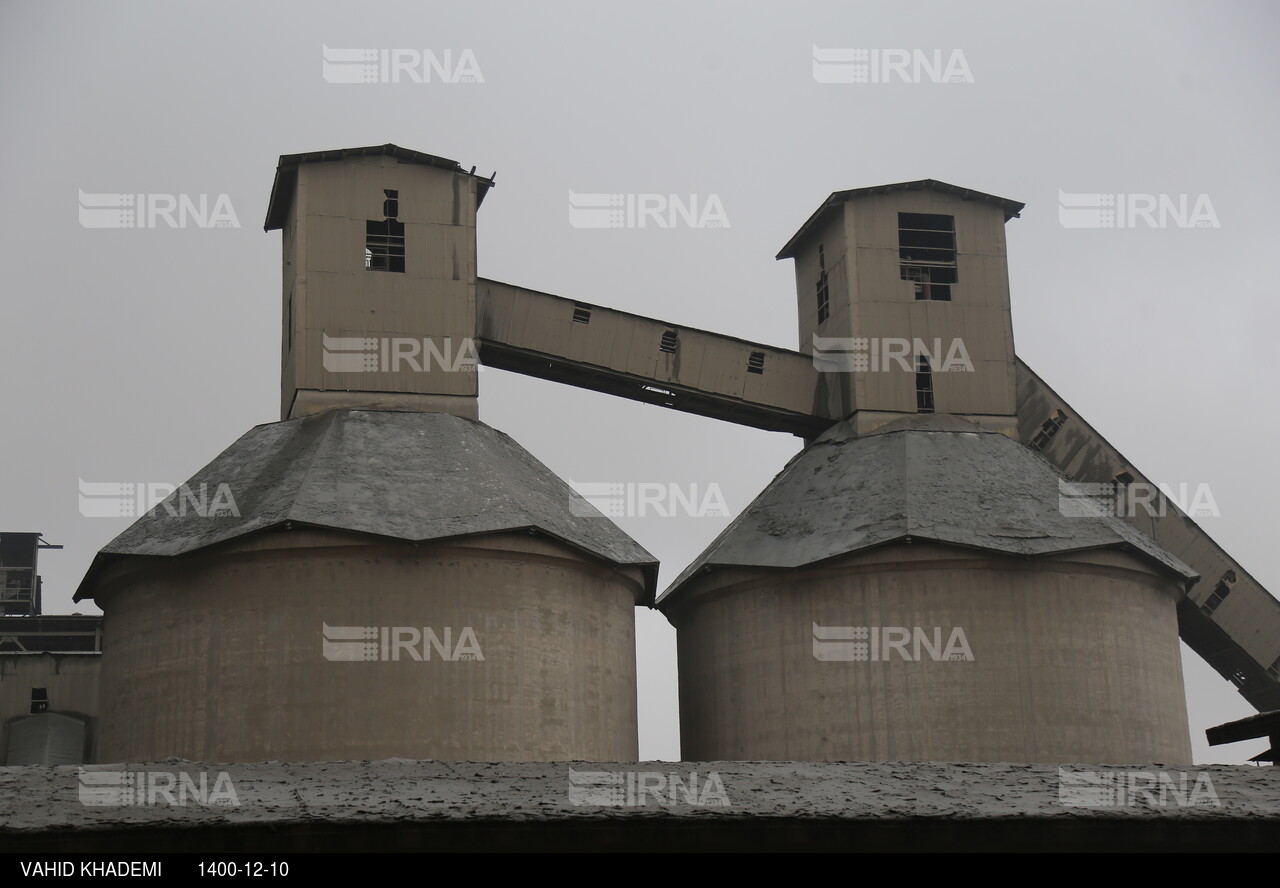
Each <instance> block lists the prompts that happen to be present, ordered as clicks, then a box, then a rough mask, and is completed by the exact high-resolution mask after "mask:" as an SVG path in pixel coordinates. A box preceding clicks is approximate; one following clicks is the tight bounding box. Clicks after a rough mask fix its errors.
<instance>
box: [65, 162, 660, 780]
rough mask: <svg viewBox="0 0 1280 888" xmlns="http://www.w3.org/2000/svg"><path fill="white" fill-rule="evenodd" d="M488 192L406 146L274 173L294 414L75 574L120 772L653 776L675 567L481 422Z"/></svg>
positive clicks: (104, 752) (482, 182)
mask: <svg viewBox="0 0 1280 888" xmlns="http://www.w3.org/2000/svg"><path fill="white" fill-rule="evenodd" d="M492 184H493V180H492V179H487V180H486V179H480V178H478V177H476V176H475V175H473V173H468V172H464V171H463V170H462V168H461V167H460V166H459V165H458V164H457V163H455V162H454V161H451V160H445V159H443V158H439V157H435V156H432V155H427V154H422V153H419V152H416V151H409V150H406V149H403V148H399V147H397V146H395V145H382V146H374V147H369V148H353V149H343V150H339V151H322V152H314V153H311V154H297V155H288V156H285V157H282V158H281V159H280V164H279V167H278V168H277V171H276V179H275V185H274V187H273V189H272V196H271V203H270V208H269V210H268V213H267V221H266V225H265V228H266V229H267V230H268V231H272V230H276V229H280V230H281V231H282V240H283V280H284V287H283V295H284V301H283V305H284V312H283V336H282V342H281V351H282V365H283V371H282V376H281V421H280V422H274V423H267V424H264V425H260V426H257V427H255V428H253V429H251V430H249V431H248V432H246V433H245V434H244V435H243V436H241V437H240V439H239V440H237V441H235V442H234V443H232V444H231V446H229V447H228V448H227V449H226V450H224V451H223V452H222V453H221V454H219V455H218V456H217V457H216V458H215V459H214V460H213V461H212V462H211V463H209V465H207V466H205V467H204V468H203V469H201V470H200V471H199V472H197V473H196V474H195V475H194V476H193V477H192V478H191V479H189V480H188V481H187V483H186V484H184V485H183V486H182V487H181V488H179V490H178V491H175V493H174V494H173V496H171V497H170V498H169V499H168V500H166V501H165V502H164V503H162V504H161V505H160V506H159V507H157V508H155V509H153V510H152V511H151V512H149V513H147V514H146V515H143V516H141V517H140V518H139V519H138V520H137V521H136V522H135V523H134V524H133V525H132V526H131V527H129V528H128V529H127V530H126V531H125V532H124V533H122V534H120V536H118V537H117V538H116V539H115V540H113V541H112V542H111V543H110V544H108V545H107V546H106V547H104V548H103V549H102V550H101V552H99V554H98V556H97V557H96V558H95V560H94V562H93V565H92V566H91V567H90V569H89V572H88V574H87V575H86V576H85V578H84V580H83V581H82V583H81V585H80V588H79V590H78V591H77V593H76V600H80V599H83V598H92V599H94V600H95V601H96V602H97V603H98V604H99V606H101V607H102V608H103V610H104V612H105V613H106V614H107V619H106V621H105V627H106V628H105V638H104V643H103V649H104V654H103V663H102V688H103V698H104V700H106V701H107V702H106V705H105V706H104V707H103V712H102V716H101V721H100V730H99V746H98V748H99V757H100V760H104V761H151V760H156V759H160V758H165V757H168V756H180V757H183V758H188V759H193V760H203V761H227V762H237V761H262V760H267V759H278V760H295V761H317V760H319V761H330V760H351V759H383V758H391V757H400V758H430V759H440V760H454V761H560V760H575V761H584V760H585V761H610V760H615V761H624V760H634V759H635V758H636V757H637V755H638V749H637V744H638V735H637V724H636V674H635V670H636V661H635V616H634V609H635V607H636V606H637V605H645V604H649V603H651V602H652V600H653V594H654V585H655V582H656V577H657V563H656V561H655V560H654V559H653V557H652V556H651V555H649V553H647V552H645V550H644V549H642V548H641V547H640V546H639V545H638V544H636V543H635V541H634V540H632V539H631V538H630V537H629V536H627V535H626V534H625V533H623V532H622V531H621V530H620V529H619V528H618V527H617V526H616V525H614V524H613V523H612V522H611V521H610V520H609V519H607V518H605V517H604V516H603V515H602V514H600V512H599V511H598V510H596V509H594V508H593V507H592V506H590V505H589V504H588V503H587V502H586V501H585V500H584V499H583V498H582V497H581V496H579V495H578V494H577V493H576V492H575V491H574V490H573V489H572V488H571V487H570V486H569V485H568V484H567V483H566V482H564V481H563V480H561V479H560V478H558V477H556V475H555V474H554V473H552V472H551V471H550V470H549V469H548V468H547V467H546V466H544V465H543V464H542V463H540V462H539V461H538V460H537V459H535V458H534V457H533V456H532V455H531V454H529V453H528V452H527V451H525V450H524V449H523V448H522V447H520V445H519V444H517V443H516V442H515V441H513V440H512V439H511V438H509V437H508V436H506V435H504V434H502V433H501V432H499V431H497V430H495V429H492V428H490V427H489V426H486V425H485V424H483V423H481V422H480V421H479V420H478V418H477V407H476V395H477V390H476V373H475V371H476V358H477V354H476V351H475V348H476V347H475V341H474V337H475V330H476V304H475V302H476V300H475V288H476V269H475V261H476V260H475V218H476V208H477V207H478V206H479V204H480V201H481V200H482V199H483V197H484V195H485V193H486V191H487V190H488V188H489V187H490V186H491V185H492Z"/></svg>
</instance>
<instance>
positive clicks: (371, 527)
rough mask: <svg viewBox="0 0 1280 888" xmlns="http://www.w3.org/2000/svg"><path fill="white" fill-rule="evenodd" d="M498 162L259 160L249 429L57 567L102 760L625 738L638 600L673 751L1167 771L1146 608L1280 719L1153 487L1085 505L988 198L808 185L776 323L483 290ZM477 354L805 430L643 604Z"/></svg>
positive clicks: (1195, 542) (504, 288)
mask: <svg viewBox="0 0 1280 888" xmlns="http://www.w3.org/2000/svg"><path fill="white" fill-rule="evenodd" d="M493 184H494V180H493V178H492V177H490V178H482V177H478V176H476V175H475V170H474V168H472V170H471V171H469V172H468V171H465V170H464V169H463V168H462V167H461V166H460V165H458V164H457V163H456V162H454V161H450V160H446V159H443V158H439V157H435V156H432V155H427V154H422V153H419V152H415V151H409V150H406V149H403V148H400V147H397V146H394V145H383V146H373V147H367V148H355V149H344V150H337V151H325V152H315V153H310V154H299V155H288V156H284V157H282V158H281V159H280V164H279V167H278V169H277V172H276V179H275V184H274V188H273V191H272V196H271V201H270V207H269V210H268V214H267V221H266V228H267V229H268V230H276V229H279V230H280V231H281V232H282V242H283V290H282V319H283V324H282V342H281V349H282V356H283V360H282V378H281V419H280V421H279V422H276V423H271V424H267V425H262V426H259V427H257V428H255V429H252V430H250V431H249V432H248V433H246V434H245V435H244V436H243V437H242V438H241V439H240V440H238V441H236V442H235V443H234V444H232V445H231V446H230V447H229V448H228V449H227V450H225V451H224V452H223V453H222V454H221V455H220V456H219V457H217V458H216V459H215V460H214V461H213V462H212V463H210V464H209V465H208V466H206V467H205V468H204V469H202V470H200V472H198V473H197V474H196V475H195V476H194V477H193V478H192V479H191V480H190V481H189V482H188V483H187V485H185V488H186V490H187V491H188V492H189V491H191V490H196V489H201V490H203V489H214V488H217V487H219V486H221V485H226V486H227V488H228V489H229V491H230V492H231V494H232V496H233V499H234V502H233V503H228V504H224V505H229V508H224V509H221V510H218V511H217V513H216V514H211V513H210V512H209V511H208V510H205V509H196V508H192V509H190V510H187V511H183V509H182V508H167V509H157V510H154V511H153V512H152V513H151V514H148V515H147V516H144V517H142V518H140V519H139V520H138V521H137V522H136V523H135V524H134V525H133V526H132V527H130V528H129V529H128V530H127V531H125V532H124V533H123V534H121V535H120V536H119V537H118V538H116V539H115V540H114V541H112V542H111V543H110V544H109V545H108V546H106V547H105V548H104V549H103V550H102V551H101V552H100V553H99V555H98V556H97V558H96V559H95V561H94V563H93V565H92V566H91V568H90V570H89V572H88V573H87V575H86V576H85V578H84V580H83V582H82V584H81V586H80V588H79V590H78V592H77V594H76V600H83V599H93V600H94V601H95V602H97V603H98V604H99V605H100V606H101V607H102V608H103V610H104V611H105V621H104V644H103V649H104V655H103V657H102V674H101V712H100V713H95V715H96V716H97V718H98V720H99V724H98V731H97V737H96V739H95V741H94V743H93V748H94V750H95V756H96V760H97V761H103V762H110V761H143V760H156V759H161V758H164V757H167V756H181V757H184V758H188V759H193V760H201V761H226V762H235V761H240V762H247V761H262V760H268V759H276V760H290V759H292V760H300V761H301V760H313V761H314V760H325V759H346V760H357V759H377V758H389V757H401V758H416V759H428V758H432V759H445V760H471V761H563V760H595V761H631V760H634V759H635V757H636V747H637V739H636V689H635V640H634V620H633V613H632V608H634V607H636V606H656V607H658V608H659V609H660V610H661V611H662V612H663V613H664V614H665V615H666V616H667V618H668V619H669V620H670V621H671V622H672V624H673V625H674V626H675V627H676V629H677V634H678V648H679V657H680V663H679V681H680V706H681V743H682V754H683V757H684V758H685V759H690V760H744V759H756V760H759V759H765V760H800V761H964V762H999V761H1017V762H1071V761H1076V762H1079V761H1094V762H1108V761H1110V762H1120V761H1127V762H1151V761H1159V762H1166V763H1171V764H1177V763H1188V762H1189V761H1190V744H1189V735H1188V726H1187V717H1186V704H1185V696H1184V690H1183V683H1182V674H1181V663H1180V659H1179V651H1178V637H1179V635H1181V637H1182V639H1183V640H1185V641H1186V642H1187V643H1188V644H1189V645H1190V646H1191V647H1192V648H1193V649H1195V650H1196V651H1197V653H1199V654H1200V655H1201V656H1202V657H1204V658H1205V659H1206V660H1207V661H1208V662H1209V663H1210V664H1211V665H1212V666H1213V667H1214V668H1215V669H1216V670H1217V671H1218V672H1219V673H1220V674H1222V675H1223V676H1225V677H1227V678H1229V679H1230V680H1231V681H1232V682H1233V683H1234V684H1235V685H1236V687H1237V688H1238V689H1239V690H1240V692H1241V693H1242V694H1243V695H1244V696H1245V698H1246V699H1247V700H1248V701H1249V702H1250V703H1251V704H1253V705H1254V706H1255V707H1257V708H1259V709H1263V710H1266V709H1280V602H1277V601H1276V599H1275V598H1273V597H1272V596H1271V595H1270V594H1269V593H1268V592H1267V591H1266V590H1265V589H1263V588H1262V587H1261V586H1260V585H1259V584H1258V583H1257V582H1256V581H1255V580H1253V579H1252V578H1251V577H1250V576H1249V574H1248V573H1247V572H1246V571H1245V570H1244V568H1243V567H1242V566H1240V565H1239V564H1237V563H1235V562H1234V561H1233V560H1232V559H1231V558H1230V556H1228V555H1227V554H1226V553H1225V552H1224V551H1222V550H1221V548H1219V547H1218V546H1217V545H1216V544H1215V543H1214V542H1213V541H1212V540H1211V539H1209V537H1208V536H1207V535H1206V534H1205V533H1204V532H1203V531H1202V530H1200V528H1199V527H1198V526H1197V525H1196V523H1195V521H1194V520H1193V519H1192V517H1190V516H1188V515H1187V514H1185V513H1184V512H1183V511H1182V510H1181V509H1179V508H1178V506H1177V505H1176V504H1174V503H1172V502H1167V501H1163V500H1162V501H1161V508H1160V510H1141V509H1140V510H1129V511H1126V510H1114V509H1109V508H1106V507H1105V504H1104V505H1102V506H1100V505H1099V503H1098V501H1097V500H1098V498H1097V497H1096V496H1094V497H1090V496H1081V495H1080V491H1081V488H1080V487H1079V486H1078V485H1080V484H1093V485H1109V488H1108V489H1110V490H1116V489H1119V490H1121V491H1123V490H1125V489H1128V488H1130V487H1133V486H1136V485H1140V484H1145V483H1146V481H1147V479H1146V478H1145V477H1143V476H1142V475H1141V473H1140V472H1139V471H1138V470H1137V469H1136V468H1135V467H1134V466H1133V465H1132V464H1131V463H1130V462H1129V461H1128V460H1127V459H1125V458H1124V457H1123V456H1122V455H1120V454H1119V453H1118V452H1117V451H1116V450H1115V449H1114V448H1113V447H1111V445H1109V444H1108V443H1107V442H1106V440H1105V439H1104V438H1102V436H1101V435H1099V434H1098V433H1097V432H1096V431H1094V430H1093V429H1092V428H1091V427H1090V426H1089V425H1088V424H1087V423H1085V422H1084V421H1083V420H1082V419H1081V417H1080V416H1079V414H1078V413H1077V412H1076V411H1075V410H1074V409H1073V408H1071V407H1070V406H1069V405H1067V404H1065V403H1064V402H1063V401H1062V400H1061V399H1060V398H1059V397H1058V396H1057V395H1056V393H1054V392H1053V390H1052V389H1050V388H1049V387H1048V386H1047V385H1046V384H1045V383H1044V382H1042V381H1041V380H1040V379H1039V378H1038V377H1037V376H1036V375H1035V374H1034V373H1032V372H1031V371H1030V370H1029V369H1028V368H1027V366H1026V365H1025V364H1024V363H1023V362H1022V361H1021V360H1019V358H1018V357H1017V355H1016V353H1015V351H1014V346H1013V333H1012V330H1013V328H1012V321H1011V313H1010V293H1009V283H1008V268H1007V258H1006V251H1005V239H1004V225H1005V224H1006V223H1007V222H1008V221H1009V220H1010V219H1012V218H1014V217H1016V216H1017V215H1018V213H1019V212H1020V210H1021V209H1022V205H1021V204H1019V203H1017V202H1014V201H1010V200H1007V199H1004V198H999V197H995V196H993V195H989V194H984V193H981V192H977V191H972V190H969V189H964V188H958V187H956V186H952V185H948V184H945V183H941V182H937V181H933V180H923V181H918V182H908V183H902V184H898V185H886V186H878V187H873V188H863V189H857V190H854V191H845V192H837V193H835V194H832V195H831V196H830V197H829V198H828V199H827V200H826V201H825V202H824V203H823V204H822V205H821V206H820V207H819V209H818V210H817V212H815V213H814V214H813V216H812V217H810V219H809V220H808V221H807V222H805V224H804V225H803V226H802V227H801V229H800V230H799V231H798V232H797V234H796V235H795V236H794V237H793V238H792V239H791V240H790V241H789V242H788V243H787V245H786V246H785V247H784V248H783V249H782V251H781V252H780V253H779V258H780V259H784V258H788V259H792V260H794V262H795V269H796V284H797V305H798V309H799V312H798V319H799V334H800V339H799V342H800V349H799V350H789V349H782V348H778V347H774V346H767V345H762V344H758V343H753V342H748V341H745V340H741V339H736V338H732V337H728V336H723V335H719V334H715V333H710V332H706V331H702V330H695V329H690V328H687V327H682V326H680V325H676V324H671V323H667V322H664V321H661V320H656V319H650V318H644V317H639V316H636V315H632V314H628V313H625V312H620V311H617V310H613V309H609V308H606V307H603V306H600V305H596V304H589V303H585V302H580V301H574V300H570V299H564V298H561V297H558V296H554V295H550V294H546V293H540V292H537V291H534V290H529V289H526V288H522V287H518V286H514V285H511V284H506V283H500V282H497V281H492V280H486V279H484V278H480V277H478V275H477V269H476V250H475V229H476V212H477V209H478V208H479V206H480V204H481V202H482V201H483V199H484V197H485V195H486V194H487V192H488V191H489V189H490V188H492V186H493ZM477 361H478V362H481V363H483V364H485V365H488V366H493V367H498V368H501V369H506V370H512V371H516V372H520V373H525V374H529V375H533V376H537V377H540V378H544V379H548V380H553V381H557V382H561V383H566V384H570V385H575V386H579V387H583V388H589V389H593V390H596V391H602V392H606V393H609V394H614V395H617V396H620V397H625V398H629V399H633V400H638V401H642V402H646V403H650V404H655V405H660V406H664V407H667V408H670V409H675V410H681V411H685V412H691V413H695V414H699V415H703V416H707V417H712V418H716V419H721V420H725V421H729V422H734V423H739V424H743V425H748V426H752V427H755V428H761V429H768V430H774V431H780V432H785V433H790V434H794V435H798V436H801V437H802V438H804V440H805V443H806V446H805V448H804V450H803V451H802V452H801V453H800V454H798V455H797V456H796V457H795V458H794V459H793V460H792V461H791V462H790V463H789V464H788V466H786V467H785V468H784V469H783V471H782V472H781V473H780V474H779V475H778V476H777V478H775V480H774V481H773V482H772V483H771V484H770V485H769V486H768V487H767V488H766V489H765V490H764V491H763V492H761V493H760V495H759V496H758V497H757V498H756V499H755V500H754V501H753V502H752V503H751V505H750V506H748V507H747V509H745V510H744V511H743V512H742V513H741V514H740V515H739V516H738V517H737V518H736V519H735V520H734V521H733V522H732V523H731V525H730V526H729V527H728V528H727V529H726V530H725V532H724V533H723V534H721V536H720V537H719V538H718V539H717V540H715V541H714V542H713V543H712V544H711V545H710V546H709V547H708V548H707V550H706V551H705V552H703V553H702V555H700V556H699V557H698V559H696V560H695V561H694V562H693V563H692V564H691V565H689V567H688V568H687V569H686V570H685V571H684V572H683V573H682V574H681V575H680V577H679V578H678V579H677V580H676V581H675V582H674V583H673V584H672V585H671V586H670V588H668V589H667V590H666V591H665V592H664V593H663V594H662V595H661V596H658V595H657V594H656V591H657V590H656V587H655V584H656V574H657V564H656V562H655V560H654V559H653V557H652V556H650V555H649V554H648V553H646V552H645V551H644V550H643V549H642V548H641V547H640V546H639V545H638V544H636V543H635V542H634V541H633V540H631V539H630V538H629V537H628V536H627V535H626V534H625V533H623V532H622V531H621V530H620V529H619V528H617V527H616V526H615V525H613V524H612V522H610V521H609V520H608V519H606V518H604V517H603V516H602V515H600V514H599V513H597V512H595V510H594V509H593V508H592V507H591V506H589V505H588V504H587V503H586V501H585V500H583V498H582V497H581V496H579V495H578V494H577V493H576V492H575V491H574V490H573V489H572V488H571V487H570V486H569V485H568V484H566V483H565V482H564V481H562V480H561V479H559V478H557V477H556V476H555V475H554V474H553V473H552V472H550V470H548V469H547V468H546V467H545V466H543V465H542V464H541V463H539V462H538V461H537V460H536V459H534V458H533V457H532V456H531V455H530V454H529V453H527V452H526V451H525V450H524V449H523V448H521V447H520V446H519V445H518V444H517V443H516V442H514V441H513V440H511V439H510V438H508V437H507V436H505V435H503V434H502V433H501V432H499V431H496V430H494V429H492V428H490V427H488V426H486V425H485V424H483V423H482V422H480V421H479V418H478V410H477V400H476V399H477V395H478V389H477V378H476V374H475V373H474V369H475V365H476V362H477ZM184 495H185V494H184V493H183V492H182V491H181V490H180V491H179V492H176V493H175V494H174V498H173V501H172V502H171V503H170V505H171V506H181V505H182V503H183V496H184ZM189 498H190V499H191V500H194V499H195V498H194V497H189ZM1082 500H1087V501H1088V502H1083V503H1082ZM904 632H905V633H906V635H905V636H904V635H903V634H902V633H904ZM353 661H354V662H353Z"/></svg>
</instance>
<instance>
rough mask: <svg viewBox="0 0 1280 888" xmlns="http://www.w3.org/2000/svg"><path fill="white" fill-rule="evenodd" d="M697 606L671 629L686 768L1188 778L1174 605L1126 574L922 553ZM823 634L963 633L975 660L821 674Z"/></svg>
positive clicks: (1144, 580) (764, 581)
mask: <svg viewBox="0 0 1280 888" xmlns="http://www.w3.org/2000/svg"><path fill="white" fill-rule="evenodd" d="M695 590H696V591H695ZM687 591H688V592H695V594H693V595H690V596H689V598H688V599H687V601H686V603H683V604H682V605H680V606H679V608H678V609H677V610H676V611H675V612H674V613H673V614H671V619H672V622H673V623H674V624H675V625H676V627H677V629H678V648H679V657H680V734H681V753H682V757H683V758H685V759H688V760H699V761H700V760H716V759H729V760H750V759H763V760H784V761H785V760H799V761H954V762H998V761H1009V762H1093V763H1135V762H1163V763H1168V764H1188V763H1190V761H1191V747H1190V737H1189V734H1188V729H1187V710H1186V700H1185V695H1184V691H1183V684H1182V666H1181V659H1180V654H1179V648H1178V626H1177V618H1176V598H1177V596H1178V595H1180V591H1179V589H1178V588H1177V587H1176V585H1175V584H1174V583H1173V582H1172V581H1169V580H1167V579H1166V578H1164V577H1163V576H1159V575H1157V574H1155V573H1154V572H1153V571H1152V570H1151V569H1149V568H1148V567H1147V566H1146V564H1145V562H1140V561H1138V560H1137V559H1136V558H1133V557H1131V556H1128V555H1124V554H1121V553H1118V552H1113V551H1101V550H1098V551H1092V552H1087V553H1083V554H1080V555H1075V556H1063V557H1056V558H1052V559H1035V560H1028V559H1018V558H1003V557H998V556H992V555H987V554H983V553H974V552H966V551H963V550H959V549H951V548H946V547H941V546H932V545H923V544H915V545H904V546H894V547H888V548H885V549H882V550H877V551H874V552H871V553H864V554H861V555H857V556H850V557H847V558H844V559H840V560H839V561H838V562H836V563H833V564H832V565H831V566H828V567H825V568H822V569H809V570H803V571H796V572H781V571H779V572H774V573H771V574H766V573H764V572H755V571H747V570H741V569H733V570H727V571H717V572H715V573H713V574H711V575H709V577H708V579H707V580H706V581H704V582H703V583H702V584H701V585H699V586H697V587H695V588H694V589H689V590H687ZM813 623H818V624H819V625H821V626H866V627H886V626H889V627H907V628H911V627H915V626H921V627H924V628H926V629H928V630H930V632H931V630H932V627H934V626H940V627H942V628H943V632H942V639H943V642H944V643H945V642H946V641H947V638H948V636H949V634H950V629H951V627H960V628H961V629H963V631H964V635H965V638H966V640H967V642H968V644H969V647H970V649H971V650H972V653H973V657H974V659H973V661H971V662H970V661H951V660H945V659H944V660H940V661H934V660H933V659H932V658H930V657H929V655H928V653H927V652H926V651H925V650H924V649H921V657H922V659H920V660H918V661H916V660H913V661H906V660H903V659H901V657H900V655H899V654H898V653H897V652H893V653H892V654H891V655H890V656H891V659H888V660H880V661H875V662H871V661H852V662H831V661H825V662H824V661H821V660H818V659H816V658H815V655H814V646H813ZM908 650H909V651H910V647H909V648H908Z"/></svg>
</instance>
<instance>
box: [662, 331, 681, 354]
mask: <svg viewBox="0 0 1280 888" xmlns="http://www.w3.org/2000/svg"><path fill="white" fill-rule="evenodd" d="M676 335H677V334H676V331H675V330H664V331H663V332H662V342H661V343H660V344H659V345H658V351H660V352H666V353H667V354H669V355H674V354H675V353H676V347H677V346H679V345H680V341H679V340H678V339H677V338H676Z"/></svg>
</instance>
